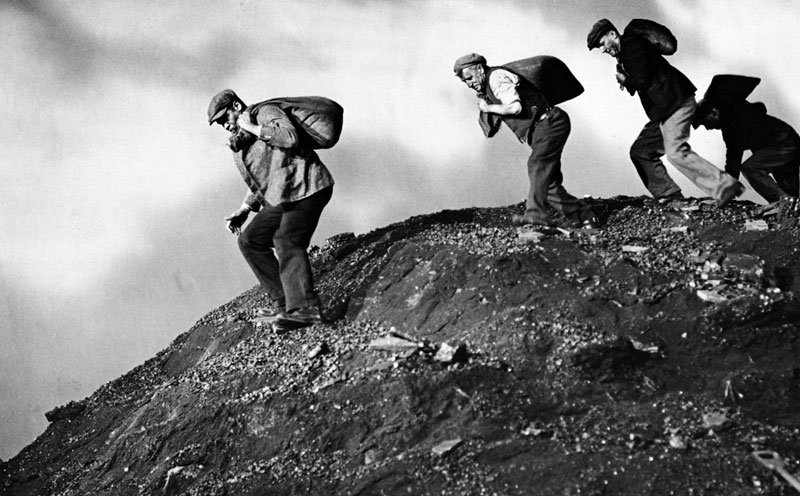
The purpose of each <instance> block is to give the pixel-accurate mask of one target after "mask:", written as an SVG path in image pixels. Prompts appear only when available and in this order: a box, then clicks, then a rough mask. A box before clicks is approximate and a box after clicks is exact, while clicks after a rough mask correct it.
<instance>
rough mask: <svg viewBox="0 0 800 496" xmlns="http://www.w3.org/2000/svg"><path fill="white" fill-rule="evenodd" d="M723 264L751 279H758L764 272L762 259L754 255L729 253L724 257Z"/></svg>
mask: <svg viewBox="0 0 800 496" xmlns="http://www.w3.org/2000/svg"><path fill="white" fill-rule="evenodd" d="M723 265H724V266H725V267H731V268H735V269H736V270H738V271H739V272H740V273H741V274H742V275H744V276H746V277H747V278H748V279H751V280H753V281H758V280H759V279H760V278H761V276H762V275H763V274H764V261H763V260H761V259H760V258H759V257H757V256H755V255H747V254H741V253H731V254H729V255H727V256H726V257H725V261H724V263H723Z"/></svg>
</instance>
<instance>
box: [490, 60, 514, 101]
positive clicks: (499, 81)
mask: <svg viewBox="0 0 800 496" xmlns="http://www.w3.org/2000/svg"><path fill="white" fill-rule="evenodd" d="M518 84H519V77H517V75H516V74H513V73H511V72H508V71H506V70H503V69H495V70H494V71H492V73H491V74H490V75H489V87H490V88H491V89H492V93H494V96H496V97H497V99H498V100H500V102H502V103H503V105H508V104H510V103H514V102H518V101H520V98H519V93H517V85H518Z"/></svg>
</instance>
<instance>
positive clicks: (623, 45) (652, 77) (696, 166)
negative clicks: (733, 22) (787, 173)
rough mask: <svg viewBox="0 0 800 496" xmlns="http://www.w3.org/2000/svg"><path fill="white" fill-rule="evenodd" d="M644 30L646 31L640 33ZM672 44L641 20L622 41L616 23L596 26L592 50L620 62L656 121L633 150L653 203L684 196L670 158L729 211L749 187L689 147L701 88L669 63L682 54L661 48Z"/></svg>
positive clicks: (626, 82)
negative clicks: (668, 58) (670, 55)
mask: <svg viewBox="0 0 800 496" xmlns="http://www.w3.org/2000/svg"><path fill="white" fill-rule="evenodd" d="M642 25H644V26H645V29H634V28H638V27H641V26H642ZM650 34H653V35H654V36H649V35H650ZM669 38H672V39H671V40H669V41H672V42H673V45H674V37H672V34H671V33H669V30H667V29H666V28H665V27H663V26H661V25H660V24H657V23H655V22H653V21H648V20H642V19H635V20H634V21H631V23H630V24H629V25H628V26H627V27H626V28H625V30H624V31H623V33H622V34H621V35H620V33H619V31H618V30H617V28H616V27H614V25H613V24H612V23H611V21H609V20H608V19H601V20H599V21H597V22H596V23H595V24H594V26H592V29H591V31H589V36H588V37H587V40H586V44H587V46H588V47H589V50H592V49H594V48H600V50H601V51H602V52H603V53H606V54H608V55H609V56H611V57H613V58H614V59H616V60H617V75H616V76H617V82H618V83H619V84H620V87H621V88H624V89H625V90H627V91H628V93H630V94H631V95H633V94H634V93H638V94H639V99H640V100H641V102H642V106H643V107H644V111H645V113H646V114H647V117H648V118H649V119H650V121H649V122H648V123H647V124H645V126H644V128H643V129H642V131H641V133H640V134H639V136H638V137H637V138H636V140H635V141H634V142H633V145H631V150H630V157H631V160H632V161H633V164H634V166H636V170H637V172H638V173H639V177H640V178H641V179H642V182H643V183H644V185H645V187H646V188H647V189H648V190H649V191H650V193H651V194H652V195H653V197H655V198H656V199H658V200H661V201H669V200H670V199H673V198H682V196H683V195H682V194H681V191H680V187H678V185H677V184H675V182H674V181H673V180H672V178H671V177H669V174H668V173H667V171H666V168H665V167H664V163H663V162H662V161H661V156H662V155H664V154H666V156H667V159H668V160H669V162H670V163H671V164H672V165H673V166H675V168H676V169H678V170H679V171H680V172H681V173H682V174H683V175H685V176H686V177H688V178H689V179H690V180H691V181H692V182H693V183H694V184H695V185H696V186H697V187H698V188H700V189H701V190H702V191H703V192H705V193H706V194H707V195H709V196H711V197H712V198H714V199H715V200H717V205H718V206H720V207H723V206H725V205H726V204H727V203H728V202H730V201H731V200H732V199H734V198H736V197H737V196H739V195H741V194H742V193H743V192H744V186H743V185H742V183H740V182H739V181H738V180H736V179H735V178H733V177H731V176H730V175H728V174H726V173H724V172H723V171H721V170H720V169H718V168H717V167H716V166H714V164H712V163H711V162H709V161H707V160H705V159H704V158H703V157H701V156H700V155H698V154H697V153H695V152H694V151H693V150H692V148H691V146H689V132H690V129H691V123H692V118H693V115H694V110H695V107H696V106H697V102H696V101H695V97H694V95H695V90H696V88H695V86H694V85H693V84H692V83H691V81H689V79H688V78H687V77H686V76H685V75H684V74H683V73H682V72H680V71H679V70H677V69H675V68H674V67H673V66H672V65H670V63H669V62H667V61H666V59H665V58H664V57H663V54H664V53H671V51H674V49H675V48H676V46H672V47H664V45H665V44H669V43H668V42H667V43H660V42H661V41H663V40H664V39H669Z"/></svg>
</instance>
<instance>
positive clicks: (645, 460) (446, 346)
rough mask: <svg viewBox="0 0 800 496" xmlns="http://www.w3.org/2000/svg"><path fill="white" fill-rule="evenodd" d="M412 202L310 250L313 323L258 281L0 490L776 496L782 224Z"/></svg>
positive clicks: (787, 384)
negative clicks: (274, 303)
mask: <svg viewBox="0 0 800 496" xmlns="http://www.w3.org/2000/svg"><path fill="white" fill-rule="evenodd" d="M591 201H592V202H593V203H594V204H595V207H596V209H597V211H598V212H600V214H601V220H602V228H601V229H600V230H597V231H595V232H588V231H579V232H570V231H559V230H551V231H549V232H545V233H539V232H530V231H523V232H518V231H516V230H515V229H513V228H511V227H509V225H508V219H509V218H510V216H511V214H512V213H516V212H519V211H520V210H521V206H520V205H515V206H511V207H506V208H495V209H466V210H459V211H444V212H440V213H438V214H433V215H428V216H420V217H414V218H411V219H409V220H407V221H405V222H402V223H399V224H395V225H392V226H389V227H386V228H384V229H380V230H376V231H373V232H371V233H368V234H365V235H361V236H357V237H356V236H353V235H340V236H337V237H335V238H332V239H330V240H329V241H328V243H327V244H326V246H324V247H322V248H316V249H314V250H313V251H312V253H313V261H314V267H315V271H316V274H317V281H318V286H319V289H320V292H321V294H322V297H323V299H324V300H325V301H326V308H325V310H326V314H327V315H328V316H330V317H331V319H332V320H333V322H332V323H331V324H326V325H319V326H314V327H312V328H308V329H304V330H300V331H295V332H293V333H290V334H286V335H282V336H277V335H275V334H274V333H273V332H272V330H271V328H270V327H269V326H267V325H263V324H258V323H254V322H253V321H252V318H253V316H254V312H255V309H257V308H258V307H260V306H262V305H264V304H265V301H264V297H263V296H262V295H261V294H260V293H259V292H258V291H256V290H255V289H254V290H251V291H248V292H247V293H245V294H243V295H241V296H240V297H239V298H237V299H235V300H234V301H232V302H230V303H228V304H226V305H224V306H222V307H220V308H218V309H216V310H214V311H213V312H211V313H209V314H208V315H206V316H205V317H204V318H203V319H201V320H200V321H199V322H198V323H197V324H196V325H195V326H194V327H193V328H192V329H190V330H189V331H188V332H186V333H184V334H182V335H180V336H179V337H178V338H177V339H176V340H175V341H174V342H173V343H172V344H171V345H170V346H169V347H168V348H167V349H165V350H163V351H162V352H160V353H159V354H158V355H156V356H155V357H154V358H152V359H151V360H149V361H147V362H146V363H144V364H143V365H141V366H139V367H137V368H136V369H134V370H132V371H131V372H130V373H128V374H126V375H125V376H123V377H121V378H119V379H117V380H115V381H113V382H111V383H109V384H107V385H105V386H103V387H101V388H100V389H99V390H98V391H97V392H95V393H94V394H93V395H92V396H90V397H88V398H86V399H83V400H81V401H79V402H73V403H70V404H68V405H65V406H62V407H59V408H56V409H55V410H53V411H51V412H48V414H47V415H48V419H49V420H50V421H51V424H50V426H49V427H48V429H47V430H46V432H45V433H44V434H42V435H41V436H40V437H39V438H38V439H37V440H36V441H35V442H34V443H32V444H31V445H30V446H28V447H27V448H25V449H24V450H23V451H22V452H21V453H20V454H19V455H18V456H17V457H15V458H14V459H12V460H10V461H8V462H6V463H4V464H2V465H1V466H0V491H5V492H6V493H8V494H12V495H42V494H50V495H63V496H67V495H93V494H109V495H111V494H113V495H144V494H168V495H179V494H188V495H287V494H319V495H332V494H349V495H368V494H415V495H418V494H452V495H466V494H502V495H506V494H508V495H517V494H518V495H528V494H539V495H578V494H582V495H587V494H588V495H603V494H609V495H610V494H615V495H616V494H620V495H643V494H696V495H697V494H726V495H734V494H770V495H783V494H794V492H793V490H792V488H791V486H790V485H789V484H788V483H787V482H786V481H784V480H783V479H782V478H781V477H779V476H777V475H774V474H773V473H770V472H769V471H768V470H767V469H766V468H765V467H763V466H762V465H761V464H759V463H758V462H757V461H756V460H755V458H754V457H753V456H752V452H753V451H754V450H774V451H776V452H778V453H779V454H780V456H781V457H782V459H783V462H784V463H785V465H786V468H787V470H788V471H789V472H791V473H797V472H798V470H800V358H799V357H800V339H799V336H800V334H799V333H798V327H799V325H798V321H799V318H800V299H798V297H797V296H796V293H797V291H798V290H799V289H800V277H799V276H800V244H799V243H798V242H799V241H800V231H799V230H798V229H797V228H796V227H791V228H781V229H779V228H777V227H776V226H775V225H774V224H772V223H771V222H769V221H770V219H771V218H770V217H767V218H766V219H762V218H761V216H762V215H763V214H764V213H765V209H764V208H760V207H758V206H756V205H753V204H751V203H743V202H734V203H733V204H732V205H731V206H730V207H728V208H726V209H724V210H718V209H717V208H716V207H714V206H713V204H712V203H710V202H706V201H699V200H692V201H688V202H683V203H679V204H673V205H668V206H662V205H658V204H656V203H655V202H653V201H652V200H649V199H645V198H614V199H610V200H591Z"/></svg>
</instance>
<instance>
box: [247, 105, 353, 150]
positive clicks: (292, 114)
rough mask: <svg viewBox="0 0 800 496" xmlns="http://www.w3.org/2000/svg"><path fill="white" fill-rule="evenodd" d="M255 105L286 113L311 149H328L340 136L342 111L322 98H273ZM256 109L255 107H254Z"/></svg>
mask: <svg viewBox="0 0 800 496" xmlns="http://www.w3.org/2000/svg"><path fill="white" fill-rule="evenodd" d="M257 105H275V106H277V107H279V108H280V109H281V110H283V111H284V112H286V115H288V116H289V118H290V119H291V120H292V122H294V123H295V124H296V125H297V126H296V127H297V128H298V130H299V131H301V132H302V133H303V134H305V135H306V137H307V138H308V139H307V140H304V141H305V142H306V143H308V145H309V146H311V148H315V149H324V148H330V147H332V146H333V145H335V144H336V143H337V142H338V141H339V137H340V136H341V134H342V124H343V117H344V109H343V108H342V106H341V105H339V104H338V103H336V102H334V101H333V100H331V99H329V98H325V97H322V96H297V97H285V98H273V99H271V100H267V101H265V102H262V103H260V104H257ZM254 107H256V105H254Z"/></svg>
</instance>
